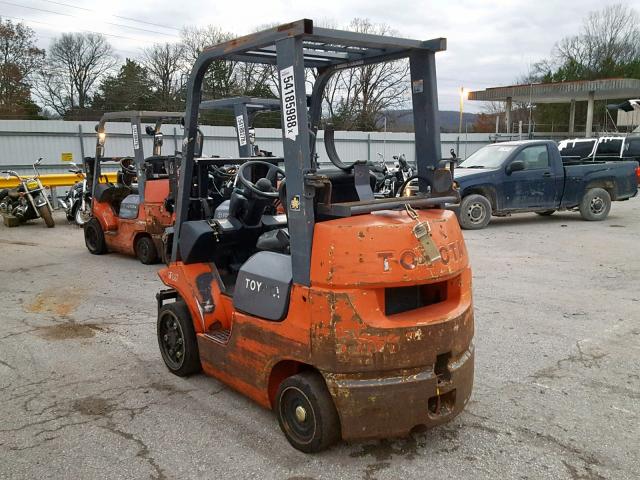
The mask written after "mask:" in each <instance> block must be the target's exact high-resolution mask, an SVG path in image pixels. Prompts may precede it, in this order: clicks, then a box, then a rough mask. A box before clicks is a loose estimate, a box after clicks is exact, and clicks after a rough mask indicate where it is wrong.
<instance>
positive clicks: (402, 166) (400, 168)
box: [374, 153, 413, 198]
mask: <svg viewBox="0 0 640 480" xmlns="http://www.w3.org/2000/svg"><path fill="white" fill-rule="evenodd" d="M378 156H379V157H380V165H379V167H378V168H377V169H376V170H374V174H375V175H376V179H377V181H376V191H375V196H376V198H390V197H398V196H402V195H404V193H403V192H400V187H401V185H403V184H404V182H405V181H406V180H407V179H408V178H410V177H411V176H412V175H413V168H412V167H411V165H409V162H407V159H406V157H405V156H404V154H401V155H394V156H393V159H394V160H395V163H394V166H393V167H389V166H388V165H387V163H386V162H385V160H384V157H383V156H382V154H380V153H379V154H378Z"/></svg>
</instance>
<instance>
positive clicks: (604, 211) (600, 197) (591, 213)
mask: <svg viewBox="0 0 640 480" xmlns="http://www.w3.org/2000/svg"><path fill="white" fill-rule="evenodd" d="M610 210H611V196H610V195H609V192H607V191H606V190H605V189H604V188H591V189H589V190H587V193H585V194H584V197H582V201H581V202H580V215H582V218H584V219H585V220H589V221H591V222H595V221H599V220H604V219H605V218H607V216H608V215H609V211H610Z"/></svg>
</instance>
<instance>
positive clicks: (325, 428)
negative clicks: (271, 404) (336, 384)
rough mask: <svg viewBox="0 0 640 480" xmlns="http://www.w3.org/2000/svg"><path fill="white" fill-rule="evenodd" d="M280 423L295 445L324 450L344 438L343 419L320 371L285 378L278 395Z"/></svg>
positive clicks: (303, 449) (291, 442)
mask: <svg viewBox="0 0 640 480" xmlns="http://www.w3.org/2000/svg"><path fill="white" fill-rule="evenodd" d="M275 406H276V415H277V416H278V423H279V424H280V428H281V429H282V432H283V433H284V435H285V437H287V440H288V441H289V443H290V444H291V446H293V448H295V449H297V450H300V451H301V452H305V453H315V452H320V451H322V450H324V449H326V448H328V447H330V446H331V445H333V444H334V443H336V442H337V441H338V440H340V418H339V417H338V412H337V410H336V407H335V405H334V404H333V399H332V398H331V394H330V393H329V390H327V386H326V385H325V383H324V380H323V379H322V377H321V376H320V374H319V373H316V372H303V373H299V374H297V375H293V376H291V377H289V378H287V379H285V380H284V381H283V382H282V383H281V384H280V387H279V388H278V393H277V394H276V405H275Z"/></svg>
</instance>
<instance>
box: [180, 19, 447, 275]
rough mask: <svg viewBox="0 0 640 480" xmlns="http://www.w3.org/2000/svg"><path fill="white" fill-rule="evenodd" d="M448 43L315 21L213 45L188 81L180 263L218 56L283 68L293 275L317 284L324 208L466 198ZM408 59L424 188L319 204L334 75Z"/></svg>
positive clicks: (343, 211) (330, 211)
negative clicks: (439, 68)
mask: <svg viewBox="0 0 640 480" xmlns="http://www.w3.org/2000/svg"><path fill="white" fill-rule="evenodd" d="M445 49H446V40H445V39H444V38H436V39H433V40H426V41H420V40H409V39H403V38H396V37H390V36H381V35H371V34H363V33H357V32H348V31H342V30H334V29H327V28H318V27H316V26H314V25H313V22H312V21H311V20H308V19H303V20H298V21H295V22H292V23H288V24H285V25H280V26H277V27H274V28H271V29H268V30H264V31H261V32H257V33H254V34H251V35H247V36H244V37H240V38H236V39H234V40H231V41H229V42H225V43H221V44H218V45H215V46H212V47H209V48H206V49H205V50H204V51H203V52H202V53H201V54H200V56H199V57H198V58H197V60H196V62H195V64H194V66H193V69H192V72H191V75H190V77H189V84H188V87H187V105H186V112H185V141H184V143H183V161H182V164H181V167H180V168H181V171H180V179H179V188H178V191H179V197H178V203H177V210H176V213H177V217H176V225H175V229H176V235H175V237H174V245H173V249H172V252H173V253H172V261H174V262H175V261H177V260H178V259H179V258H178V255H179V254H178V252H179V249H178V248H177V247H178V242H179V239H180V229H181V226H182V223H183V222H184V221H185V220H187V215H188V206H189V192H190V188H189V187H190V185H189V184H188V181H189V180H188V179H191V178H192V173H193V165H194V151H195V143H196V142H195V140H196V138H197V136H196V135H197V123H198V110H199V106H200V101H201V96H202V83H203V79H204V76H205V73H206V71H207V68H208V67H209V66H210V65H211V64H212V62H214V61H217V60H229V61H236V62H246V63H257V64H270V65H274V66H276V68H277V70H278V74H279V90H280V101H281V108H282V137H283V143H284V163H285V171H286V187H287V188H286V193H287V205H286V207H287V211H288V227H289V232H290V236H291V242H290V250H291V262H292V271H293V281H294V283H296V284H300V285H306V286H309V285H310V270H311V253H312V241H313V234H314V226H315V222H316V220H317V219H316V217H317V215H316V213H317V212H316V208H317V209H318V211H320V210H322V211H323V215H324V216H325V217H326V216H332V217H334V218H336V217H344V216H351V215H358V214H365V213H371V212H373V211H377V210H388V209H393V208H401V207H402V206H404V205H405V204H409V205H411V206H412V207H415V208H429V207H431V208H434V207H440V208H441V207H442V206H443V205H444V204H445V203H455V202H456V201H457V200H458V198H459V197H457V196H456V194H455V192H454V191H453V188H452V178H451V174H450V172H449V171H448V170H446V171H444V169H441V168H439V167H440V161H441V150H440V125H439V122H438V115H437V113H438V95H437V83H436V65H435V54H436V52H440V51H443V50H445ZM401 59H408V61H409V66H410V72H411V73H410V74H411V79H410V80H411V98H412V103H413V120H414V125H415V148H416V164H417V170H418V179H419V181H418V184H419V192H418V194H417V195H416V196H413V197H409V198H400V199H382V200H363V199H361V201H359V202H351V203H343V204H333V205H331V204H322V203H319V204H318V205H317V207H316V204H315V200H316V199H315V196H316V188H318V182H319V181H320V180H322V178H320V177H321V173H322V171H318V165H316V161H315V160H314V152H315V148H316V146H315V139H316V134H317V131H318V128H319V125H320V117H321V112H322V96H323V92H324V89H325V87H326V85H327V82H328V80H329V79H330V78H331V77H332V75H334V74H336V73H337V72H340V71H341V70H344V69H350V68H358V67H362V66H365V65H371V64H377V63H383V62H389V61H396V60H401ZM306 69H315V70H316V73H317V77H316V80H315V83H314V86H313V91H312V95H311V101H310V108H309V113H308V114H307V95H306V89H305V84H306V75H305V73H306ZM447 172H449V173H447ZM357 176H358V175H357V174H356V175H354V177H357ZM356 181H357V180H356Z"/></svg>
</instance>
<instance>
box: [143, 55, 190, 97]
mask: <svg viewBox="0 0 640 480" xmlns="http://www.w3.org/2000/svg"><path fill="white" fill-rule="evenodd" d="M184 52H185V46H184V45H182V44H179V43H164V44H156V45H154V46H153V47H150V48H145V49H144V50H143V53H142V65H143V66H144V67H145V68H146V69H147V71H148V72H149V75H150V76H151V80H152V82H153V83H154V84H155V88H156V92H157V96H158V101H159V105H158V106H159V108H160V109H161V110H171V109H173V108H175V107H176V106H177V104H178V103H179V102H178V98H177V97H178V95H179V92H180V90H181V89H182V87H183V79H184V78H186V77H185V76H184V75H183V70H184V65H183V64H184V59H183V57H184Z"/></svg>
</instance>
